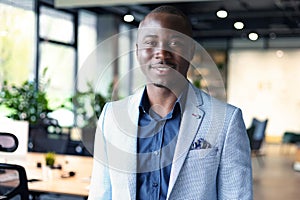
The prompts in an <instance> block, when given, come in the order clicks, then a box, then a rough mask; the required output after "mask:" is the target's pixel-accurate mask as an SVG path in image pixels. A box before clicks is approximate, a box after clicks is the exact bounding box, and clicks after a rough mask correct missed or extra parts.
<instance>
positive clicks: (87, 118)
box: [72, 83, 108, 153]
mask: <svg viewBox="0 0 300 200" xmlns="http://www.w3.org/2000/svg"><path fill="white" fill-rule="evenodd" d="M87 85H88V90H86V91H84V92H80V91H78V92H76V94H75V95H74V96H73V97H72V102H73V105H74V107H75V114H76V126H77V127H79V128H81V140H82V142H83V145H84V146H85V148H86V149H87V150H88V151H89V152H90V153H92V152H93V148H94V136H95V132H96V127H97V121H98V118H99V116H100V113H101V110H102V108H103V106H104V105H105V103H106V102H107V101H108V98H106V97H104V96H103V95H102V94H100V93H98V92H95V91H94V90H93V87H92V84H91V83H87Z"/></svg>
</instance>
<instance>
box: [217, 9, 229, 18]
mask: <svg viewBox="0 0 300 200" xmlns="http://www.w3.org/2000/svg"><path fill="white" fill-rule="evenodd" d="M216 15H217V16H218V17H219V18H226V17H227V16H228V13H227V11H226V10H225V9H224V8H221V9H220V10H218V11H217V13H216Z"/></svg>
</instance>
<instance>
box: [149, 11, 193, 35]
mask: <svg viewBox="0 0 300 200" xmlns="http://www.w3.org/2000/svg"><path fill="white" fill-rule="evenodd" d="M152 13H168V14H172V15H177V16H179V17H181V18H183V20H184V21H185V23H186V25H187V28H188V29H189V30H188V32H189V33H190V35H191V36H192V34H193V30H192V24H191V21H190V19H189V18H188V17H187V16H186V14H184V13H183V12H182V11H181V10H180V9H179V8H177V7H175V6H171V5H162V6H159V7H157V8H155V9H153V10H152V11H151V12H150V13H149V14H152Z"/></svg>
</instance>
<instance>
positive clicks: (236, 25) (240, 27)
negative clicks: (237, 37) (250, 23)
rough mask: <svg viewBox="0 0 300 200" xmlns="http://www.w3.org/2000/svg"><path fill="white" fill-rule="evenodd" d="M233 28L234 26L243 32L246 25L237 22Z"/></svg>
mask: <svg viewBox="0 0 300 200" xmlns="http://www.w3.org/2000/svg"><path fill="white" fill-rule="evenodd" d="M233 26H234V28H236V29H238V30H241V29H243V28H244V23H243V22H235V23H234V25H233Z"/></svg>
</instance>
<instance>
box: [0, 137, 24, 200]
mask: <svg viewBox="0 0 300 200" xmlns="http://www.w3.org/2000/svg"><path fill="white" fill-rule="evenodd" d="M18 144H19V142H18V139H17V137H16V136H15V135H13V134H11V133H3V132H0V151H1V152H14V151H15V150H16V149H17V148H18ZM0 199H1V200H17V199H18V200H28V199H29V190H28V180H27V175H26V171H25V169H24V167H22V166H20V165H14V164H7V163H0Z"/></svg>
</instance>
